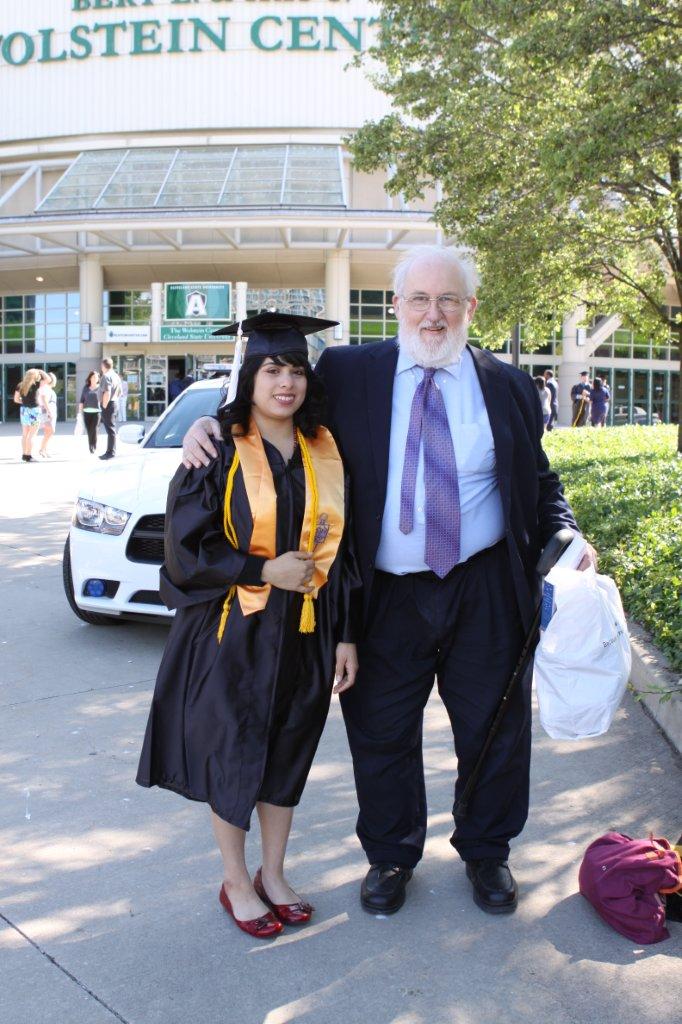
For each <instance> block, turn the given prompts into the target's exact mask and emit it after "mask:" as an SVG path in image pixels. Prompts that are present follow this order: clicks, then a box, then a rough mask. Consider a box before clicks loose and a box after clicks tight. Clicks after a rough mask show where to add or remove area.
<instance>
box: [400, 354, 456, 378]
mask: <svg viewBox="0 0 682 1024" xmlns="http://www.w3.org/2000/svg"><path fill="white" fill-rule="evenodd" d="M465 353H467V349H466V347H465V348H464V349H463V350H462V353H461V355H460V357H459V359H458V360H457V362H456V363H448V365H447V366H439V367H438V370H444V371H445V373H449V374H450V376H451V377H454V378H455V380H459V378H460V376H461V373H462V362H463V360H464V356H465ZM467 354H468V353H467ZM415 366H416V367H418V368H419V369H421V367H420V366H419V363H417V362H416V361H415V360H414V359H413V358H412V356H410V355H408V354H407V352H405V351H404V350H403V349H402V348H400V347H399V348H398V363H397V366H396V368H395V372H396V376H397V375H398V374H399V373H405V372H406V371H407V370H411V369H412V368H413V367H415Z"/></svg>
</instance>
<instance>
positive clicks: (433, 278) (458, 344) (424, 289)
mask: <svg viewBox="0 0 682 1024" xmlns="http://www.w3.org/2000/svg"><path fill="white" fill-rule="evenodd" d="M437 299H440V300H441V303H440V305H439V304H438V303H437V302H436V300H437ZM427 300H428V305H426V302H427ZM444 305H445V306H446V308H443V306H444ZM425 306H426V308H424V307H425ZM448 307H452V308H448ZM393 308H394V310H395V314H396V317H397V320H398V324H399V325H400V332H399V338H400V345H401V347H402V348H404V349H406V350H407V351H408V353H409V354H410V355H411V356H413V357H414V358H415V359H416V361H417V362H419V363H420V364H421V365H423V366H444V365H447V363H449V362H452V361H453V360H454V359H456V358H457V356H458V355H459V353H460V352H461V350H462V348H463V347H464V345H465V344H466V340H467V332H468V326H469V323H470V322H471V318H472V316H473V315H474V310H475V309H476V299H475V298H467V297H466V288H465V285H464V281H463V279H462V276H461V274H460V273H459V271H458V270H456V269H453V268H452V267H451V266H449V265H448V264H446V263H445V262H444V261H442V260H439V259H429V258H425V259H423V260H418V261H416V262H415V263H414V264H413V266H412V267H411V268H410V270H409V272H408V274H407V275H406V277H405V283H404V285H403V292H402V295H394V296H393Z"/></svg>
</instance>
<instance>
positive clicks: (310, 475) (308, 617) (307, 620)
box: [296, 429, 320, 633]
mask: <svg viewBox="0 0 682 1024" xmlns="http://www.w3.org/2000/svg"><path fill="white" fill-rule="evenodd" d="M296 437H297V439H298V446H299V448H300V449H301V458H302V459H303V466H304V469H305V474H306V479H307V480H308V481H309V483H310V536H309V537H308V544H307V549H308V551H309V552H310V554H312V552H313V548H314V547H315V533H316V531H317V511H318V507H319V504H320V495H319V492H318V489H317V477H316V476H315V469H314V467H313V460H312V459H311V457H310V451H309V450H308V445H307V444H306V440H305V438H304V436H303V434H302V433H301V431H300V430H298V429H297V430H296ZM298 631H299V633H314V632H315V605H314V604H313V595H312V594H305V595H304V597H303V607H302V608H301V621H300V622H299V624H298Z"/></svg>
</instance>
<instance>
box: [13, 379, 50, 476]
mask: <svg viewBox="0 0 682 1024" xmlns="http://www.w3.org/2000/svg"><path fill="white" fill-rule="evenodd" d="M42 379H43V371H42V370H27V371H26V373H25V374H24V379H23V380H22V382H21V384H20V385H19V387H18V388H17V389H16V391H15V392H14V401H15V402H16V404H17V405H20V406H21V409H20V411H19V418H20V420H21V452H22V454H21V458H22V461H23V462H35V459H34V458H33V454H32V452H33V439H34V437H35V436H36V434H37V433H38V428H39V427H40V413H41V410H42V409H43V408H45V407H44V406H43V403H42V400H41V399H40V398H39V395H38V392H39V390H40V385H41V384H42Z"/></svg>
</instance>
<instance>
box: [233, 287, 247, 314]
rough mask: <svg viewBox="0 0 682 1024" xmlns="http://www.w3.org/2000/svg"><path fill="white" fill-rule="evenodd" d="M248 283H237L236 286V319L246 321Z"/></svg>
mask: <svg viewBox="0 0 682 1024" xmlns="http://www.w3.org/2000/svg"><path fill="white" fill-rule="evenodd" d="M247 287H248V285H247V282H246V281H236V282H235V286H234V292H235V294H234V318H235V320H246V289H247Z"/></svg>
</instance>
